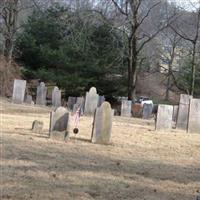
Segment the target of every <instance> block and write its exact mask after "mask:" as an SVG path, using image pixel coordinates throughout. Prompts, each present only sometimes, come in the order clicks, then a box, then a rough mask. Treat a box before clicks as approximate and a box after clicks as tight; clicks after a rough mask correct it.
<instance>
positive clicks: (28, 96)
mask: <svg viewBox="0 0 200 200" xmlns="http://www.w3.org/2000/svg"><path fill="white" fill-rule="evenodd" d="M32 101H33V100H32V96H31V95H27V96H26V97H25V101H24V102H25V103H27V104H32Z"/></svg>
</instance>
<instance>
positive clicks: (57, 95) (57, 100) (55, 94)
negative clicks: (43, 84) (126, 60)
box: [52, 87, 61, 108]
mask: <svg viewBox="0 0 200 200" xmlns="http://www.w3.org/2000/svg"><path fill="white" fill-rule="evenodd" d="M52 106H54V107H56V108H57V107H60V106H61V91H60V90H59V89H58V87H54V89H53V91H52Z"/></svg>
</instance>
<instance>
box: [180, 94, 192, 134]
mask: <svg viewBox="0 0 200 200" xmlns="http://www.w3.org/2000/svg"><path fill="white" fill-rule="evenodd" d="M190 99H192V96H190V95H186V94H181V95H180V102H179V109H178V117H177V124H176V127H177V128H178V129H182V130H187V126H188V115H189V105H190Z"/></svg>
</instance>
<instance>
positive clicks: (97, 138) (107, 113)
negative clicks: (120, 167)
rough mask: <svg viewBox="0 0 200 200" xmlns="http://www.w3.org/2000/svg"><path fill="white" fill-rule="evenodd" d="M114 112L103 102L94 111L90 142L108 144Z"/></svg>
mask: <svg viewBox="0 0 200 200" xmlns="http://www.w3.org/2000/svg"><path fill="white" fill-rule="evenodd" d="M113 115H114V110H112V109H111V106H110V104H109V103H108V102H104V103H103V104H102V105H101V106H100V107H98V108H97V109H96V112H95V117H94V127H93V131H92V142H93V143H98V144H109V143H110V139H111V131H112V118H113Z"/></svg>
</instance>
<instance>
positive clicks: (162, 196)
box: [0, 100, 200, 200]
mask: <svg viewBox="0 0 200 200" xmlns="http://www.w3.org/2000/svg"><path fill="white" fill-rule="evenodd" d="M0 110H1V112H0V113H1V124H0V126H1V127H0V128H1V139H0V142H1V162H0V164H1V180H0V181H1V184H0V187H1V190H0V191H1V199H2V200H7V199H12V200H24V199H34V200H55V199H56V200H57V199H59V200H71V199H78V200H79V199H80V200H83V199H84V200H89V199H91V200H92V199H97V200H109V199H110V200H111V199H112V200H114V199H122V200H124V199H130V200H132V199H135V200H144V199H148V200H172V199H174V200H178V199H181V200H188V199H195V196H196V195H198V194H199V193H200V154H199V151H200V135H198V134H193V135H189V134H186V133H183V132H175V131H174V132H172V133H158V132H155V131H154V122H153V121H151V120H150V121H145V120H141V119H134V118H123V117H115V118H114V122H113V133H112V144H111V145H107V146H104V145H96V144H91V143H90V136H91V128H92V118H90V117H82V118H81V121H80V133H79V135H78V136H77V137H76V138H75V139H74V137H73V135H72V139H71V140H70V141H69V142H67V143H64V142H58V141H54V140H51V139H49V138H48V128H49V113H50V111H51V109H50V108H47V107H31V106H26V105H15V104H10V103H8V102H7V101H5V100H0ZM36 119H37V120H41V121H43V122H44V132H43V134H35V133H32V132H31V131H30V128H31V124H32V122H33V121H34V120H36ZM72 128H73V123H72V126H71V129H72Z"/></svg>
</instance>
